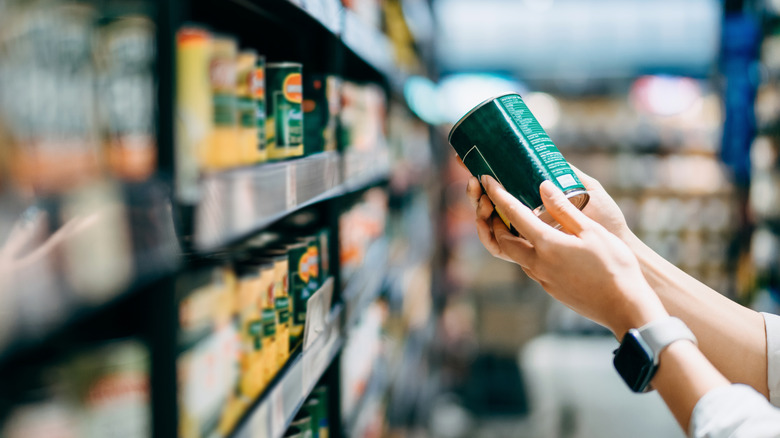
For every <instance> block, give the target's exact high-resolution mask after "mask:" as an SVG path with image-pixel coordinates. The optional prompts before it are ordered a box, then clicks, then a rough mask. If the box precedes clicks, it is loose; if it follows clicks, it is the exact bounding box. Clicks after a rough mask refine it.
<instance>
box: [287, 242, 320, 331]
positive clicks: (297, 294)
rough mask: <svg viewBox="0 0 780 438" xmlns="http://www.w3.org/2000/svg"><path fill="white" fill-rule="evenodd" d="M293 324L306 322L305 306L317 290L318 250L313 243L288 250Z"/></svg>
mask: <svg viewBox="0 0 780 438" xmlns="http://www.w3.org/2000/svg"><path fill="white" fill-rule="evenodd" d="M290 255H291V257H290V266H291V270H292V271H293V272H291V275H290V279H291V280H292V282H291V286H292V288H291V291H292V292H291V295H292V299H293V323H295V324H304V323H305V322H306V307H307V306H306V304H307V303H308V301H309V298H311V296H312V295H314V293H315V292H317V289H318V288H319V272H318V271H319V250H318V249H317V246H316V244H315V243H314V241H312V242H311V243H303V244H300V245H299V246H296V247H293V248H292V249H291V250H290Z"/></svg>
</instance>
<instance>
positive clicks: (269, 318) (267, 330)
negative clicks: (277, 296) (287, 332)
mask: <svg viewBox="0 0 780 438" xmlns="http://www.w3.org/2000/svg"><path fill="white" fill-rule="evenodd" d="M274 335H276V311H274V309H263V337H269V336H274Z"/></svg>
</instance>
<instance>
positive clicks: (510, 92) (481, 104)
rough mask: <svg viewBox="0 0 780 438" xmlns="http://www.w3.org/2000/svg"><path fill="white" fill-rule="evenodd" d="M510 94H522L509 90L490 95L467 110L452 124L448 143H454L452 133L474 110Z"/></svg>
mask: <svg viewBox="0 0 780 438" xmlns="http://www.w3.org/2000/svg"><path fill="white" fill-rule="evenodd" d="M510 94H516V95H518V96H520V94H519V93H517V92H515V91H507V92H506V93H501V94H498V95H495V96H493V97H489V98H487V99H485V100H483V101H482V102H480V104H479V105H477V106H475V107H474V108H472V109H471V110H469V112H467V113H466V114H465V115H464V116H463V117H461V118H460V119H459V120H458V121H457V122H455V125H453V126H452V129H450V134H449V135H448V136H447V143H450V144H452V134H454V133H455V130H456V129H458V127H459V126H460V124H461V123H463V121H464V120H466V119H467V118H468V117H469V116H470V115H472V114H474V112H476V111H477V110H478V109H480V108H482V107H483V106H485V105H487V104H488V103H490V102H492V101H494V100H496V99H498V98H500V97H504V96H509V95H510ZM521 99H522V97H521Z"/></svg>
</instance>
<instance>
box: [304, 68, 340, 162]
mask: <svg viewBox="0 0 780 438" xmlns="http://www.w3.org/2000/svg"><path fill="white" fill-rule="evenodd" d="M303 79H304V82H303V95H304V97H305V99H304V100H303V121H304V130H303V132H304V140H303V149H304V151H303V152H304V155H306V156H309V155H313V154H316V153H318V152H323V151H325V150H335V147H331V146H329V145H330V143H331V142H334V141H335V136H336V118H335V117H333V116H332V115H331V112H330V108H331V106H332V104H331V102H330V98H331V96H332V95H333V89H334V88H335V78H334V77H332V76H328V75H324V74H313V75H312V74H307V75H306V76H305V77H304V78H303Z"/></svg>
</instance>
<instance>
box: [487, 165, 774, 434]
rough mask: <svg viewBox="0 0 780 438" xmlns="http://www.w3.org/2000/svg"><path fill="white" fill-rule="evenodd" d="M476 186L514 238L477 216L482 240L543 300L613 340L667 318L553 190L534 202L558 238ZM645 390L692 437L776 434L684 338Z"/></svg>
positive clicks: (600, 232)
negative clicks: (518, 269)
mask: <svg viewBox="0 0 780 438" xmlns="http://www.w3.org/2000/svg"><path fill="white" fill-rule="evenodd" d="M483 184H484V186H485V190H486V191H487V193H488V195H489V196H490V199H492V200H493V202H495V204H496V206H497V207H498V208H500V209H501V211H502V212H504V214H505V216H506V217H507V218H508V219H509V221H510V222H511V223H512V224H513V225H514V226H515V228H516V229H517V230H518V232H519V233H520V236H522V237H515V236H514V235H512V234H511V233H510V232H509V230H508V229H507V228H506V226H504V224H503V222H502V221H501V220H500V219H498V218H497V217H491V218H490V219H489V220H487V221H482V222H484V223H479V221H480V219H478V225H479V227H480V237H481V238H483V243H485V244H486V246H487V247H488V248H490V250H491V252H495V253H496V254H497V255H499V256H501V257H503V258H506V259H509V260H512V261H514V262H516V263H517V264H519V265H520V266H522V267H523V269H524V270H525V271H526V272H528V273H529V275H531V276H532V277H533V278H534V279H536V280H537V281H538V282H539V283H540V284H541V285H542V286H543V287H544V289H545V290H546V291H547V292H548V293H549V294H550V295H551V296H553V297H554V298H556V299H558V300H559V301H561V302H562V303H564V304H565V305H567V306H569V307H570V308H572V309H574V310H575V311H577V312H579V313H580V314H582V315H584V316H586V317H588V318H591V319H593V320H594V321H596V322H599V323H601V324H603V325H605V326H606V327H608V328H609V329H610V330H612V332H613V333H615V334H616V335H618V336H622V334H624V333H626V331H627V330H628V329H629V328H632V327H641V326H643V325H645V324H647V323H649V322H651V321H654V320H656V319H659V318H664V317H666V316H667V315H668V313H667V312H666V309H665V308H664V307H663V305H662V304H661V300H660V299H659V297H658V295H657V294H656V293H655V292H654V291H653V289H651V287H650V285H649V284H648V283H647V281H646V280H645V278H644V275H643V273H642V270H641V268H640V266H639V262H638V260H637V258H636V256H635V255H634V254H633V253H632V251H631V250H630V249H629V248H628V246H627V245H626V244H625V243H624V242H623V241H621V240H620V239H619V238H617V237H616V236H615V235H614V234H612V233H610V232H609V231H607V230H606V229H605V228H604V227H602V226H601V225H599V224H598V223H596V222H594V221H593V220H591V219H589V218H588V217H587V216H585V215H584V214H583V213H582V212H580V211H579V210H577V209H576V208H575V207H574V206H572V205H571V203H569V202H568V200H567V199H566V198H565V197H564V196H563V194H562V193H561V192H560V190H558V189H557V188H555V186H554V185H552V184H551V183H549V182H545V183H543V184H542V186H541V193H542V199H543V201H544V204H545V207H546V208H547V210H548V211H549V212H550V214H551V215H552V216H553V217H554V218H555V219H556V220H557V221H558V223H559V224H561V226H562V228H563V230H564V231H565V233H564V232H561V231H559V230H556V229H553V228H552V227H549V226H548V225H546V224H544V223H543V222H542V221H541V220H539V219H538V218H537V217H536V216H535V215H534V214H533V213H532V212H531V210H530V209H528V208H527V207H525V206H524V205H522V204H521V203H520V202H519V201H517V200H516V199H515V198H513V197H512V196H511V195H509V193H507V192H506V191H504V190H503V188H501V186H500V185H499V184H498V183H497V182H495V180H493V179H492V178H484V179H483ZM482 202H483V201H479V202H478V205H477V208H478V209H479V208H480V207H481V205H480V204H482ZM483 226H485V227H487V228H484V227H483ZM562 266H565V267H566V269H561V267H562ZM653 386H654V387H655V388H656V389H657V390H658V392H659V393H660V395H661V397H662V398H663V399H664V401H665V402H666V404H667V406H668V407H669V409H670V410H671V412H672V413H673V414H674V416H675V418H676V419H677V421H678V422H679V424H680V425H681V426H682V427H683V429H684V430H686V431H687V430H688V429H689V425H690V426H691V427H690V430H691V434H692V436H694V437H697V438H698V437H701V438H715V437H726V436H729V437H732V438H736V437H750V438H759V437H769V436H777V433H778V432H779V431H780V421H778V418H780V413H778V411H777V410H776V409H774V408H772V407H771V406H770V405H769V403H767V401H766V400H765V399H763V398H762V397H761V396H760V395H758V393H756V392H755V391H753V390H746V389H742V388H746V387H740V386H730V383H729V381H728V380H727V379H726V378H725V377H724V376H723V375H722V374H721V373H720V372H719V371H718V370H717V369H716V368H715V367H714V366H713V365H712V364H711V363H710V362H709V361H708V360H707V359H706V358H705V356H704V355H703V354H702V352H701V351H700V350H699V349H698V348H697V347H696V346H695V345H694V344H693V343H690V342H688V341H678V342H674V343H672V344H671V345H669V346H668V347H667V348H666V349H664V350H663V351H662V352H661V353H660V367H659V369H658V372H657V373H656V375H655V377H654V379H653ZM702 400H704V402H705V403H703V405H702V406H699V404H700V402H701V401H702ZM724 412H728V415H724Z"/></svg>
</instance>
